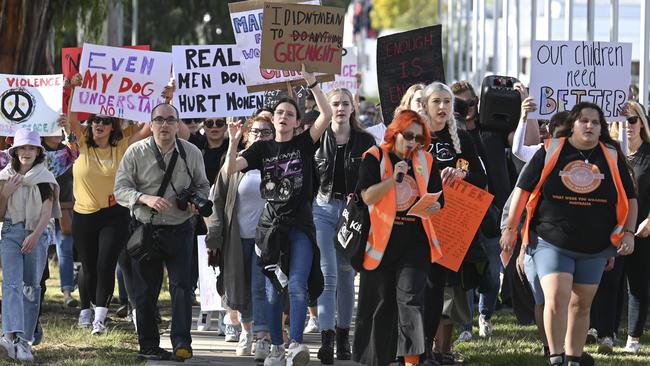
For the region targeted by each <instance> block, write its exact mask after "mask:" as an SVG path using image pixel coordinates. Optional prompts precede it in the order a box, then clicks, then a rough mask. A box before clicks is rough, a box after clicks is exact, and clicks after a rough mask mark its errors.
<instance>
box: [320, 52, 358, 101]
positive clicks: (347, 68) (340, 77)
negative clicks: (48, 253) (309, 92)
mask: <svg viewBox="0 0 650 366" xmlns="http://www.w3.org/2000/svg"><path fill="white" fill-rule="evenodd" d="M357 75H359V74H358V73H357V48H356V47H346V48H344V49H343V59H342V61H341V72H340V73H338V74H337V75H336V76H335V79H334V81H330V82H326V83H322V84H321V85H320V89H321V90H322V91H323V94H326V95H327V93H328V92H329V91H330V90H333V89H338V88H345V89H348V90H349V91H350V93H352V95H355V94H357V91H358V89H359V79H358V78H357Z"/></svg>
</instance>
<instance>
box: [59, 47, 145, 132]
mask: <svg viewBox="0 0 650 366" xmlns="http://www.w3.org/2000/svg"><path fill="white" fill-rule="evenodd" d="M121 47H123V48H132V49H138V50H144V51H149V46H148V45H144V46H121ZM82 50H83V48H81V47H64V48H62V49H61V71H62V72H63V77H65V78H66V79H68V80H70V79H72V77H73V76H74V75H76V74H78V73H79V61H80V60H81V51H82ZM71 96H72V93H71V89H63V113H68V105H69V102H70V97H71ZM89 117H90V116H89V115H88V114H87V113H81V114H79V115H78V116H77V118H78V119H79V120H80V121H85V120H87V119H88V118H89Z"/></svg>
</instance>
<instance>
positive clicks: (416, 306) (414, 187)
mask: <svg viewBox="0 0 650 366" xmlns="http://www.w3.org/2000/svg"><path fill="white" fill-rule="evenodd" d="M384 141H385V142H384V143H383V144H381V145H380V146H374V147H372V148H370V149H369V150H368V151H367V152H366V153H365V154H364V156H363V161H362V162H361V167H360V171H359V181H358V188H357V189H358V191H360V196H361V198H362V199H363V202H364V203H365V204H366V205H368V206H369V215H370V235H369V236H368V243H367V247H366V248H367V249H366V252H365V254H364V259H363V267H364V269H365V271H362V272H361V282H360V287H359V303H358V307H357V309H358V311H357V319H356V329H355V337H354V346H353V359H354V361H356V362H361V363H363V364H366V365H381V366H385V365H387V364H388V363H389V362H391V361H393V360H394V359H395V356H396V355H397V356H402V357H404V361H405V363H406V365H410V364H417V363H418V362H419V355H420V354H422V353H424V319H423V312H422V310H423V302H422V299H423V293H424V289H425V285H426V278H427V272H428V270H429V266H430V264H431V262H432V261H433V260H435V259H437V258H439V256H440V249H439V246H438V241H437V239H436V234H435V231H434V230H433V226H432V223H431V220H430V218H429V216H427V217H425V218H419V217H416V216H409V215H407V212H408V211H409V209H410V208H411V207H412V206H413V205H414V204H415V203H416V202H417V201H418V198H419V197H423V196H424V195H425V194H427V193H435V192H441V191H442V180H441V178H440V172H439V171H438V166H437V163H436V160H435V159H434V158H433V157H432V156H431V154H429V153H428V152H426V151H425V150H424V149H423V148H424V147H427V146H429V144H430V143H431V136H430V134H429V129H428V127H427V125H426V123H425V122H424V120H423V119H422V117H420V115H419V114H418V113H416V112H414V111H412V110H404V111H402V112H400V113H399V114H397V116H396V117H395V119H394V120H393V122H392V123H391V124H390V125H389V126H388V129H387V130H386V135H385V137H384ZM443 203H444V201H443V199H442V195H441V196H440V198H439V199H438V202H436V203H435V204H432V205H430V206H429V207H428V208H427V211H428V215H433V214H435V213H436V212H438V211H439V210H440V208H441V207H442V205H443Z"/></svg>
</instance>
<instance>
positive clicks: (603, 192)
mask: <svg viewBox="0 0 650 366" xmlns="http://www.w3.org/2000/svg"><path fill="white" fill-rule="evenodd" d="M545 157H546V149H543V148H542V149H539V150H538V151H537V152H536V153H535V155H534V156H533V158H532V159H531V160H530V162H529V163H528V165H526V167H525V168H524V170H523V172H522V173H521V176H520V177H519V181H518V182H517V187H519V188H521V189H523V190H524V191H527V192H532V191H533V190H534V189H535V186H536V185H537V182H538V181H539V178H540V176H541V173H542V169H543V168H544V159H545ZM585 159H588V161H589V164H590V165H588V164H586V163H585ZM618 171H619V173H620V176H621V181H622V182H623V187H624V188H625V192H626V195H627V197H628V198H635V197H636V194H635V192H634V185H633V183H632V178H631V177H630V174H629V173H628V170H627V168H626V166H625V161H624V157H622V156H619V157H618ZM541 193H542V194H541V196H540V199H539V202H538V203H537V208H536V209H535V214H534V217H533V222H532V224H531V225H532V227H531V228H532V229H534V230H535V231H536V232H537V234H538V235H539V236H540V237H542V238H544V240H547V241H549V242H550V243H551V244H554V245H556V246H558V247H560V248H564V249H568V250H571V251H574V252H580V253H599V252H601V251H603V250H604V249H606V248H607V247H608V246H609V245H611V241H610V239H609V236H610V234H611V232H612V230H613V229H614V226H615V225H616V200H617V195H616V186H615V185H614V181H613V179H612V175H611V173H610V171H609V166H608V165H607V160H606V158H605V155H604V153H603V150H602V149H601V148H600V146H596V147H595V148H594V149H592V150H586V151H581V152H579V150H578V149H576V148H575V147H573V145H571V143H570V142H569V141H568V140H567V141H566V142H565V143H564V146H563V147H562V151H561V152H560V156H559V158H558V161H557V163H556V164H555V167H553V171H552V172H551V173H550V174H549V176H548V178H547V179H546V181H545V182H544V184H543V185H542V190H541Z"/></svg>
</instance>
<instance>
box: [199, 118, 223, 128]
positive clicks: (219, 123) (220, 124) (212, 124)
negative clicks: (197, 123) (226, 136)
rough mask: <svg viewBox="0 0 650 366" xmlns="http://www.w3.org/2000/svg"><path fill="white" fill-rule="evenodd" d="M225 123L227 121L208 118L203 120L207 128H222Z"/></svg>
mask: <svg viewBox="0 0 650 366" xmlns="http://www.w3.org/2000/svg"><path fill="white" fill-rule="evenodd" d="M225 125H226V122H224V121H222V120H216V121H213V120H211V119H207V120H205V121H203V126H205V127H207V128H212V127H216V128H221V127H223V126H225Z"/></svg>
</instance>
